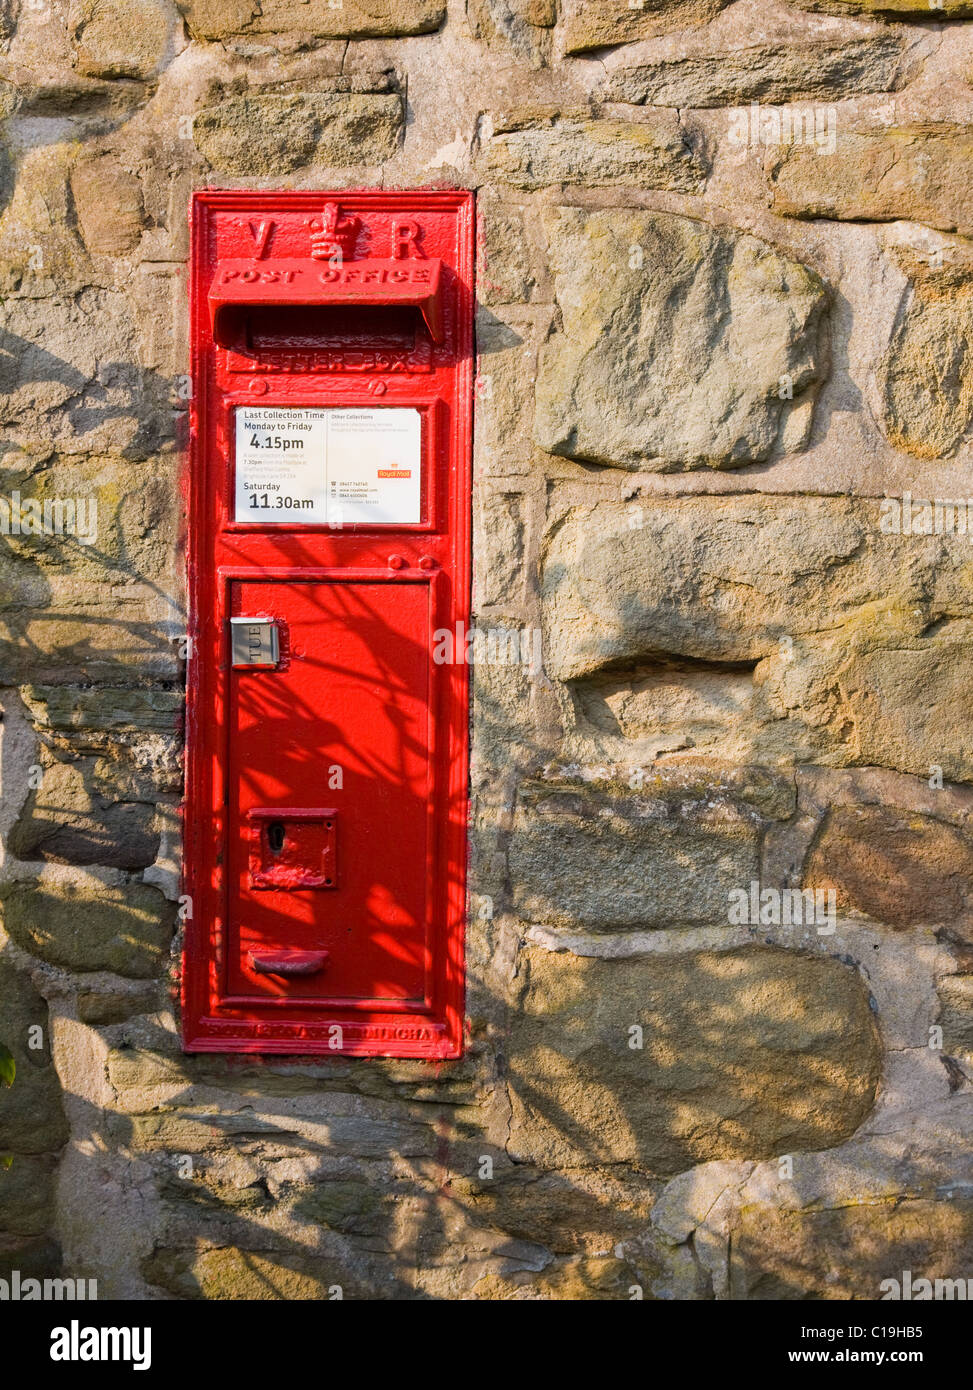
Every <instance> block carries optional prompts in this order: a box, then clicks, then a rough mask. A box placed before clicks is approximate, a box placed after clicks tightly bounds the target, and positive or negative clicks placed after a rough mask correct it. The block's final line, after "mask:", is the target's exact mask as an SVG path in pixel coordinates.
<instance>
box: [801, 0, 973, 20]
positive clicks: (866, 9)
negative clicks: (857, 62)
mask: <svg viewBox="0 0 973 1390" xmlns="http://www.w3.org/2000/svg"><path fill="white" fill-rule="evenodd" d="M791 4H794V5H800V7H801V9H802V10H816V11H820V12H821V13H823V14H835V15H863V16H868V15H876V16H879V17H881V18H888V19H915V20H926V21H927V22H928V20H929V14H930V11H933V12H934V13H935V14H936V16H937V17H941V18H943V19H969V18H970V17H971V16H973V0H936V3H935V5H932V4H931V3H930V0H791Z"/></svg>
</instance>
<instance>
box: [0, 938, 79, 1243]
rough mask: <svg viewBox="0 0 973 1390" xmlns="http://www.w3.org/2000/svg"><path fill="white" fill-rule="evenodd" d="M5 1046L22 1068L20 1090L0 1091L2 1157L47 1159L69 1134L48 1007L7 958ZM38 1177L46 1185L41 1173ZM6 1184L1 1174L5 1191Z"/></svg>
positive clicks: (0, 981)
mask: <svg viewBox="0 0 973 1390" xmlns="http://www.w3.org/2000/svg"><path fill="white" fill-rule="evenodd" d="M0 1041H2V1042H3V1043H4V1045H5V1046H6V1047H8V1048H9V1049H10V1051H11V1052H12V1053H13V1055H14V1059H15V1061H16V1063H17V1076H16V1079H15V1082H14V1085H13V1086H12V1087H11V1088H10V1089H9V1090H8V1089H7V1088H4V1089H2V1090H0V1154H15V1155H16V1154H44V1153H51V1152H52V1151H54V1150H56V1149H59V1148H61V1146H62V1145H63V1144H64V1143H66V1141H67V1137H68V1130H67V1123H66V1121H65V1118H64V1110H63V1107H62V1104H61V1087H60V1083H59V1082H58V1078H57V1073H56V1072H55V1070H54V1063H53V1062H52V1061H51V1036H50V1024H49V1021H48V1014H47V1004H46V1003H45V1002H44V1000H43V999H42V998H41V996H40V995H39V994H38V992H37V990H36V989H35V988H34V986H33V984H32V983H31V980H30V976H29V975H28V974H27V973H26V971H24V970H20V969H18V968H17V967H16V966H14V965H13V964H12V963H11V962H9V961H8V960H4V959H2V958H0ZM32 1171H34V1170H32ZM35 1176H37V1177H38V1179H39V1180H40V1171H39V1170H37V1171H36V1172H35ZM5 1180H6V1179H5V1177H4V1175H3V1174H2V1173H0V1192H2V1185H3V1183H4V1181H5ZM44 1181H45V1182H46V1181H47V1179H44ZM47 1195H48V1198H49V1196H50V1193H49V1190H48V1194H47ZM5 1229H15V1228H11V1227H5ZM21 1233H23V1232H21Z"/></svg>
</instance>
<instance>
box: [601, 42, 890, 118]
mask: <svg viewBox="0 0 973 1390" xmlns="http://www.w3.org/2000/svg"><path fill="white" fill-rule="evenodd" d="M902 51H903V43H902V39H901V38H900V37H899V36H898V35H897V34H878V35H875V36H874V37H870V38H864V39H852V40H851V41H849V42H846V43H841V42H831V43H806V44H802V45H797V44H788V43H784V42H782V43H776V44H755V45H753V46H752V47H749V48H732V49H729V50H726V51H721V52H719V53H712V54H710V53H704V54H699V55H695V54H694V55H693V56H692V57H688V58H670V59H660V60H659V61H657V62H652V63H642V64H639V66H637V67H630V68H627V67H619V68H616V69H614V71H613V72H612V73H611V75H610V77H608V78H607V79H606V81H605V82H604V84H603V85H602V87H601V89H600V93H599V94H600V96H601V97H602V98H603V100H605V101H627V102H633V103H635V104H638V105H641V104H645V103H649V104H651V105H653V106H674V107H686V106H697V107H706V106H736V105H739V104H741V103H743V102H750V101H763V102H786V101H798V100H802V99H804V100H807V99H810V98H814V97H822V98H828V99H830V100H832V101H834V100H835V99H836V98H838V97H848V96H852V95H853V94H855V93H857V92H890V91H893V90H894V89H895V88H896V87H897V86H898V85H899V67H900V63H901V60H902Z"/></svg>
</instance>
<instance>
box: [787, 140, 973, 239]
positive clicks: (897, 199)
mask: <svg viewBox="0 0 973 1390" xmlns="http://www.w3.org/2000/svg"><path fill="white" fill-rule="evenodd" d="M767 168H768V178H769V182H770V191H771V205H772V207H773V210H774V212H776V213H779V214H780V215H781V216H783V217H830V218H837V219H839V220H842V221H872V222H883V221H892V220H894V219H897V218H911V219H912V220H913V221H916V222H924V223H926V224H927V225H928V226H930V227H936V228H938V229H939V230H941V231H958V232H962V233H963V234H964V235H965V236H968V235H969V234H970V232H971V231H973V141H971V140H970V137H969V134H968V133H967V131H965V130H962V129H958V128H957V127H955V126H952V125H950V124H948V123H946V122H941V123H937V122H928V123H923V124H918V123H916V124H914V125H901V126H892V127H888V128H883V129H878V130H869V129H863V130H854V129H850V130H849V129H839V130H838V131H837V135H836V147H835V151H834V153H833V154H829V155H828V157H827V158H824V157H822V156H821V155H820V153H819V151H818V149H817V148H816V147H815V146H814V145H813V144H808V143H807V142H801V143H797V142H795V143H793V144H790V145H780V146H777V147H775V148H774V149H773V150H772V152H771V153H770V154H769V155H768V158H767Z"/></svg>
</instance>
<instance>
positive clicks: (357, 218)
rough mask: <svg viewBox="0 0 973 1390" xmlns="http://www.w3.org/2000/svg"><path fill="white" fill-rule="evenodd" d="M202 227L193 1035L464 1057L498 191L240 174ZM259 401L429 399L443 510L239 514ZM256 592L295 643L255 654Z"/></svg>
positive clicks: (429, 445) (257, 1044)
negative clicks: (479, 205)
mask: <svg viewBox="0 0 973 1390" xmlns="http://www.w3.org/2000/svg"><path fill="white" fill-rule="evenodd" d="M192 232H193V251H192V279H191V323H192V341H193V379H194V392H193V415H192V430H191V452H190V458H191V481H190V534H189V580H190V629H189V630H190V637H191V656H190V660H189V680H188V687H189V710H188V721H187V730H188V766H187V791H186V815H185V831H186V836H185V838H186V872H185V892H186V893H187V894H188V896H189V899H190V901H191V911H192V916H191V917H190V918H189V919H188V921H187V923H186V927H187V933H186V948H185V957H184V974H183V1017H184V1041H185V1046H186V1048H187V1049H188V1050H190V1051H231V1052H272V1053H314V1052H324V1053H333V1052H343V1053H346V1054H351V1055H358V1056H367V1055H376V1056H403V1057H428V1058H447V1057H455V1056H457V1055H459V1052H460V1050H461V1044H462V1009H463V923H464V917H465V864H466V820H467V791H466V788H467V699H468V695H467V674H468V673H467V668H466V666H465V664H463V663H461V662H460V663H456V664H448V665H447V664H443V665H438V664H436V662H435V661H434V660H433V652H434V646H435V639H434V634H435V632H436V630H437V629H449V630H451V631H455V630H456V625H457V623H466V622H467V620H468V617H469V586H470V573H469V544H470V542H469V509H470V436H471V406H472V308H473V297H472V260H473V237H472V232H473V203H472V195H470V194H468V193H465V192H452V191H440V190H428V191H426V190H419V191H413V192H382V191H378V190H375V191H371V190H369V191H358V192H341V193H318V192H313V193H312V192H305V191H300V192H296V191H287V192H280V193H271V192H258V191H249V190H247V191H242V190H232V191H231V190H212V191H205V192H202V193H199V194H197V195H196V196H195V198H194V201H193V212H192ZM257 405H259V406H260V407H267V408H269V409H276V408H278V407H279V408H280V409H281V410H287V409H290V408H301V409H308V408H309V409H314V410H330V409H336V410H350V409H354V408H355V407H362V408H367V409H368V410H369V411H374V410H376V409H380V408H384V407H408V408H410V409H414V410H416V411H418V412H419V417H420V421H421V427H420V428H421V471H422V485H421V508H420V513H419V520H417V521H415V520H409V521H404V522H394V523H388V522H385V523H379V522H373V521H371V520H370V521H369V522H368V523H367V524H366V523H365V522H357V523H355V524H349V523H345V524H344V525H343V526H342V527H341V528H340V529H332V528H330V527H329V526H328V525H327V524H326V523H321V522H319V521H315V522H313V523H309V522H301V521H290V520H288V521H286V522H284V523H276V524H271V522H270V521H268V519H267V516H266V515H263V516H262V515H261V514H260V513H259V512H256V513H255V516H254V519H253V520H252V521H251V520H250V518H249V513H247V515H246V519H245V520H244V519H240V520H236V519H235V517H236V514H237V513H236V507H237V506H238V505H239V504H238V503H237V502H236V501H235V484H234V456H235V438H236V436H235V429H234V419H235V415H234V412H235V410H236V409H237V408H238V407H254V406H257ZM287 418H288V419H291V418H293V417H287ZM328 418H329V421H330V420H331V419H334V418H336V417H328ZM389 418H391V417H389ZM328 428H331V426H330V424H329V426H328ZM329 438H330V436H329ZM295 447H297V446H295ZM345 447H347V446H345ZM366 454H367V451H366ZM367 461H368V460H367V456H366V457H365V462H366V464H367ZM369 466H370V465H369ZM376 473H377V474H378V476H379V477H381V478H383V479H392V480H393V482H392V484H391V486H392V487H395V486H398V485H399V484H397V483H396V482H395V481H394V480H396V479H399V478H408V477H411V476H412V475H411V473H410V472H409V469H408V468H406V467H403V466H402V465H400V464H399V463H395V462H393V464H392V466H389V465H388V462H387V461H386V464H385V467H384V468H383V469H382V470H381V472H378V469H377V467H376ZM382 485H383V486H385V485H386V484H385V483H383V484H382ZM329 486H330V485H329ZM402 486H405V484H403V485H402ZM274 500H275V501H279V498H275V499H274ZM231 616H255V617H261V618H265V619H272V620H273V621H275V622H276V624H277V632H278V639H279V648H280V659H279V662H278V664H277V666H276V668H274V669H260V668H258V667H254V668H253V669H248V668H243V669H238V668H232V667H231V665H230V658H229V636H228V630H229V618H230V617H231ZM336 769H340V775H338V776H336V775H335V770H336Z"/></svg>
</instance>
